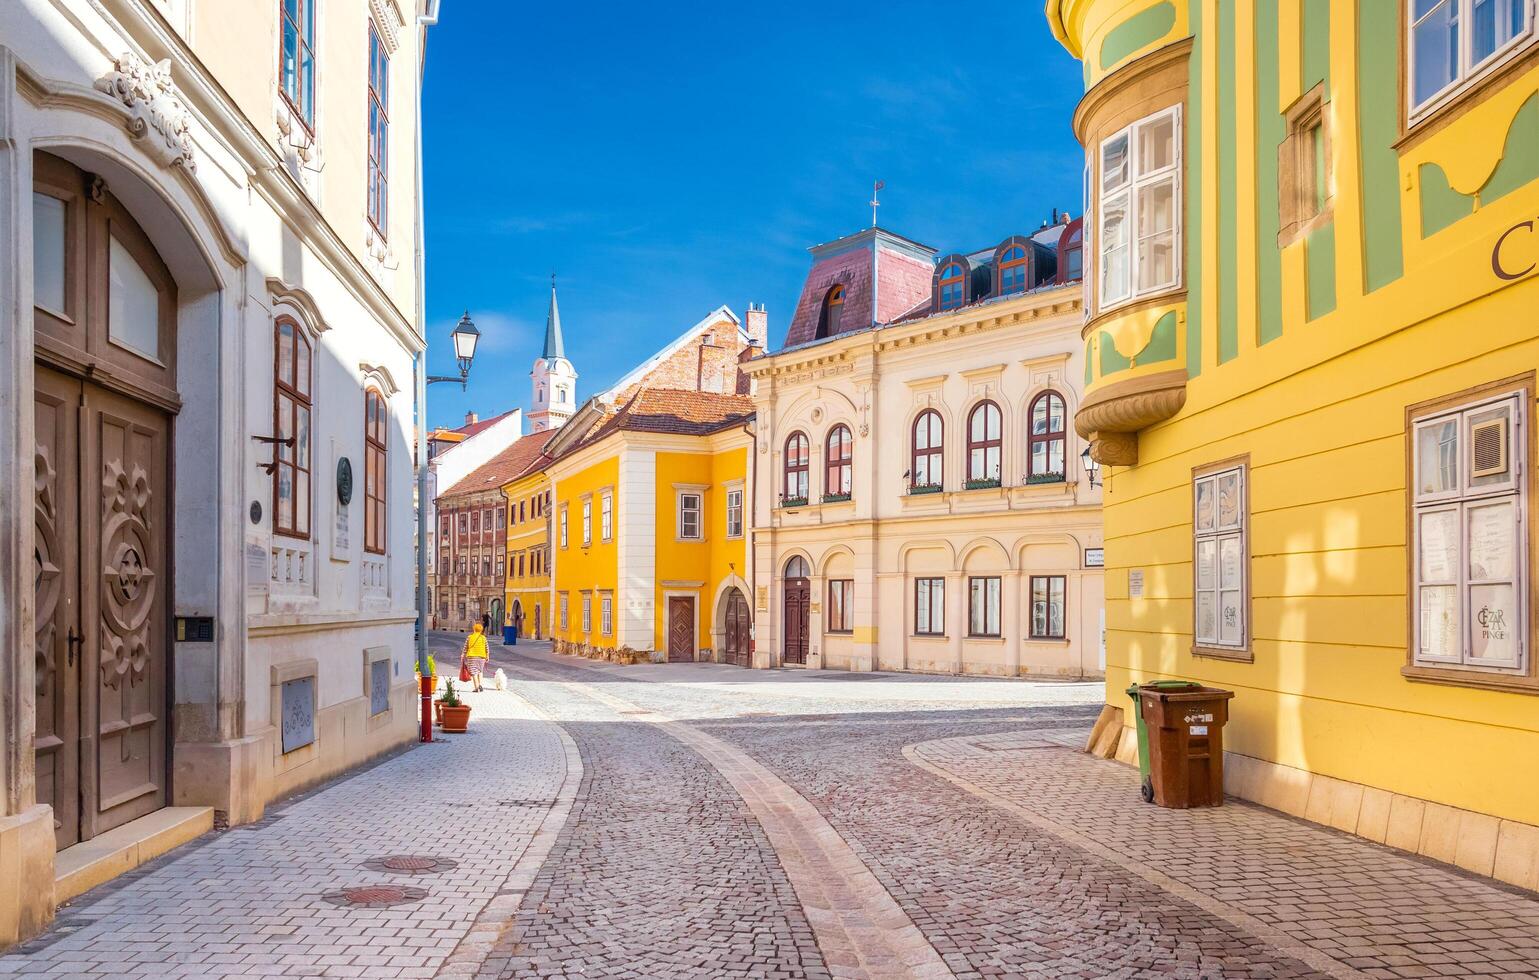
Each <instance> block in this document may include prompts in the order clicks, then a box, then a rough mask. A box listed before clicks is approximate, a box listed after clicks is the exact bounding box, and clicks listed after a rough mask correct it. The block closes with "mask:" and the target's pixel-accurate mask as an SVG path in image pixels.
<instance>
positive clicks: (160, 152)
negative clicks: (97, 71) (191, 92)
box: [96, 51, 198, 173]
mask: <svg viewBox="0 0 1539 980" xmlns="http://www.w3.org/2000/svg"><path fill="white" fill-rule="evenodd" d="M96 89H97V91H99V92H105V93H107V94H108V95H110V96H112V98H114V99H116V100H117V101H119V102H121V103H123V106H124V108H126V109H127V110H128V123H127V126H128V131H129V133H130V134H132V135H133V137H134V139H136V140H143V141H144V143H145V145H146V146H147V147H149V148H150V152H151V155H153V156H154V157H156V158H157V159H158V160H159V161H160V163H161V165H162V166H168V167H170V166H180V167H183V168H185V169H186V170H187V171H188V172H189V173H192V172H195V171H196V170H197V168H198V164H197V161H196V160H195V159H193V155H192V116H191V114H190V113H188V111H187V107H186V106H185V105H183V104H182V100H181V97H180V96H178V95H177V94H176V88H175V87H174V86H173V85H172V84H171V61H170V59H166V60H164V61H158V62H156V63H155V64H153V65H152V64H150V63H149V62H147V61H145V60H144V59H143V58H141V57H139V56H138V55H136V54H134V53H133V52H131V51H125V52H123V53H122V54H121V55H119V56H118V59H117V61H116V62H114V63H113V70H112V71H109V72H108V73H107V74H105V75H103V76H102V77H101V78H98V79H97V80H96Z"/></svg>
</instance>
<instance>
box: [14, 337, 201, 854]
mask: <svg viewBox="0 0 1539 980" xmlns="http://www.w3.org/2000/svg"><path fill="white" fill-rule="evenodd" d="M35 377H36V383H35V388H36V397H35V405H36V416H35V431H36V436H37V440H36V441H37V453H36V471H37V475H36V481H35V488H34V513H35V515H36V520H35V523H36V528H37V530H36V554H35V565H36V572H35V576H36V584H35V591H36V596H37V610H38V615H37V635H36V638H35V642H36V648H35V649H36V660H37V698H38V700H37V704H38V709H37V721H36V734H35V751H36V765H37V794H38V801H39V802H42V803H48V804H49V805H51V806H52V807H53V808H54V831H55V836H56V839H57V842H58V846H59V847H61V848H62V847H68V846H69V845H71V844H74V843H76V842H77V841H81V840H88V839H90V838H91V837H94V836H96V835H97V834H99V833H101V832H103V831H105V830H110V829H111V828H113V827H116V826H118V825H120V824H123V823H126V822H128V821H129V820H133V819H135V818H136V817H142V816H144V815H145V814H147V813H149V812H151V811H153V810H157V809H159V808H160V807H162V806H165V797H166V792H165V786H166V779H165V759H166V728H165V713H166V712H165V705H166V659H167V658H166V647H167V641H168V631H167V628H166V609H167V606H166V589H167V587H168V585H169V582H170V579H169V576H168V575H167V574H166V562H167V554H168V552H167V536H166V530H167V520H168V513H167V510H166V496H167V489H168V488H167V470H166V446H167V442H168V436H169V424H168V419H167V417H166V415H165V414H164V413H162V412H160V411H158V410H156V409H153V408H151V407H149V406H147V405H144V404H142V403H139V402H136V401H133V400H131V399H128V398H125V397H123V396H122V395H118V394H114V393H112V392H109V391H106V390H105V389H103V388H99V387H97V386H96V385H92V384H86V383H83V382H81V381H78V380H75V379H73V378H70V377H68V376H66V375H63V374H61V373H59V372H56V371H53V370H51V369H49V368H46V367H43V366H41V365H39V366H38V367H37V368H36V374H35Z"/></svg>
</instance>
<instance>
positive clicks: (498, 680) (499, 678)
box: [492, 667, 508, 691]
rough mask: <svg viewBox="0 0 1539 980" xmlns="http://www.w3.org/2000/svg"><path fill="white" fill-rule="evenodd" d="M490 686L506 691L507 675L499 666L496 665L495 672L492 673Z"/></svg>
mask: <svg viewBox="0 0 1539 980" xmlns="http://www.w3.org/2000/svg"><path fill="white" fill-rule="evenodd" d="M492 686H493V687H495V688H496V689H497V690H499V691H506V690H507V689H508V675H507V674H505V673H503V671H502V668H501V667H498V668H497V673H495V674H493V675H492Z"/></svg>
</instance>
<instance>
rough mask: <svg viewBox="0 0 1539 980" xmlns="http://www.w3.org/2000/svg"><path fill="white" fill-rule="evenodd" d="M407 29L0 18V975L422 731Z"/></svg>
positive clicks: (217, 7)
mask: <svg viewBox="0 0 1539 980" xmlns="http://www.w3.org/2000/svg"><path fill="white" fill-rule="evenodd" d="M419 5H421V6H425V3H423V2H422V0H354V2H326V3H319V4H318V3H317V2H316V0H282V2H278V0H272V2H266V3H235V2H214V3H209V2H194V0H8V2H6V3H4V4H0V309H3V310H4V311H5V317H4V323H5V327H4V329H3V330H0V368H3V374H0V407H3V413H0V414H3V421H0V484H3V485H4V486H7V487H10V488H12V492H10V493H7V494H5V495H3V496H0V548H3V555H4V558H3V560H0V641H3V642H0V729H3V744H4V746H5V751H4V754H3V756H0V786H3V790H4V792H3V793H0V854H4V855H6V858H5V864H4V868H5V871H4V875H3V877H4V889H5V894H4V896H3V898H0V945H3V944H5V943H8V942H12V941H15V940H16V939H18V938H21V937H24V936H26V935H29V934H31V933H33V932H35V931H37V930H38V929H39V928H41V926H42V925H43V924H44V923H45V922H46V921H47V919H48V918H49V917H50V916H51V915H52V912H53V908H54V903H55V901H56V899H57V900H62V899H64V898H67V897H68V896H69V895H70V894H71V893H72V892H73V891H75V890H78V889H79V888H80V887H81V886H82V884H89V883H90V881H89V879H88V878H83V877H82V876H81V875H79V874H73V875H72V874H70V873H69V872H71V871H72V870H74V869H79V868H80V866H81V861H80V858H79V855H80V854H81V853H82V851H81V850H79V849H77V848H76V845H77V844H79V843H80V842H84V841H91V840H97V841H100V840H101V839H102V835H103V834H105V833H106V832H107V831H109V830H115V831H116V832H115V833H114V835H113V837H112V838H107V840H109V841H113V842H114V844H113V846H114V848H116V853H118V854H119V855H120V857H121V858H122V859H123V862H124V863H131V862H132V861H133V860H134V859H135V857H134V856H135V855H137V859H147V858H148V857H151V856H153V854H154V853H155V852H156V850H157V849H159V848H161V847H163V846H165V844H166V842H168V841H169V842H174V841H176V840H180V839H185V837H186V836H188V835H189V834H191V833H194V832H196V831H197V830H198V829H200V828H203V827H207V826H209V824H210V822H211V821H212V820H214V819H219V820H222V821H228V822H230V823H242V822H246V821H250V820H253V819H256V818H257V817H259V816H261V814H262V812H263V808H264V806H265V805H266V804H267V803H268V802H270V801H271V800H273V799H275V798H278V797H281V796H283V795H285V794H288V793H291V792H293V791H295V790H297V789H299V788H300V787H303V786H306V785H309V784H312V783H315V782H316V781H318V780H321V779H323V778H325V777H327V776H329V775H332V774H334V773H337V772H339V771H341V770H343V769H344V768H346V767H348V766H350V765H353V764H355V763H357V762H359V761H361V760H363V759H366V758H368V757H370V756H372V755H376V754H378V753H380V752H383V751H385V750H387V749H389V748H391V747H392V746H395V745H397V744H400V743H401V742H403V741H405V740H408V739H410V738H411V737H412V735H413V731H414V724H415V722H414V714H415V704H416V702H415V697H414V689H413V681H412V657H413V643H412V622H413V618H414V611H413V595H412V581H413V569H412V544H411V542H412V530H413V515H412V489H411V484H412V448H411V433H412V395H411V378H412V367H413V357H414V355H416V354H417V353H418V352H420V351H421V350H422V347H423V339H422V335H421V332H420V329H419V326H418V325H417V324H415V323H414V322H413V321H414V319H415V316H414V313H413V311H414V309H415V308H416V304H417V296H416V294H415V276H414V274H413V265H414V251H415V249H414V241H415V240H416V236H417V231H418V229H417V227H416V219H417V215H418V208H417V200H416V195H415V188H416V185H417V179H416V178H417V175H416V173H415V172H414V152H413V145H414V137H415V131H416V127H417V118H416V111H417V99H416V94H417V93H416V87H417V84H418V79H419V77H420V57H421V44H420V37H421V32H422V30H423V28H422V26H420V25H419V24H418V22H417V18H418V16H419V14H421V13H422V12H423V11H422V10H421V9H419ZM24 488H34V489H33V491H32V492H23V491H24ZM29 579H32V581H29ZM168 808H185V809H168ZM146 821H148V823H146ZM141 829H142V833H141V832H140V831H141ZM152 830H153V831H154V833H153V835H152ZM119 838H121V839H122V841H119V840H118V839H119ZM123 841H126V842H127V843H123ZM138 841H143V842H144V844H145V846H143V847H139V846H137V843H136V842H138ZM119 844H122V846H119ZM56 852H57V853H56ZM56 871H57V874H58V881H57V888H56Z"/></svg>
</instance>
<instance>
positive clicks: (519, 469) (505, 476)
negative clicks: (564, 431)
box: [438, 429, 556, 500]
mask: <svg viewBox="0 0 1539 980" xmlns="http://www.w3.org/2000/svg"><path fill="white" fill-rule="evenodd" d="M555 434H556V430H555V429H546V430H545V431H543V432H531V433H530V434H529V435H527V436H524V437H522V438H520V439H518V440H517V441H515V442H514V443H513V444H512V445H510V446H508V447H507V448H506V449H504V450H503V451H502V452H500V453H498V454H497V455H495V456H493V457H492V458H491V459H489V460H487V461H486V462H484V463H482V464H481V465H480V466H478V467H476V468H475V469H473V470H471V471H470V472H469V473H467V474H465V478H464V479H463V480H460V481H459V482H458V483H456V484H455V485H454V486H452V487H450V488H449V489H447V490H445V491H443V492H442V493H440V494H439V495H438V499H439V500H442V499H444V498H445V497H454V496H459V495H461V494H470V493H480V492H482V491H485V490H495V489H497V488H498V487H501V486H502V485H503V484H505V483H511V482H512V481H513V480H516V479H518V478H519V477H521V476H524V475H526V474H528V473H535V472H538V471H539V470H542V469H544V468H545V467H546V466H547V465H549V463H550V460H549V459H548V458H546V456H545V455H544V454H543V452H542V450H543V449H544V448H545V444H546V443H547V442H549V441H550V440H551V437H553V436H554V435H555Z"/></svg>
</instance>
